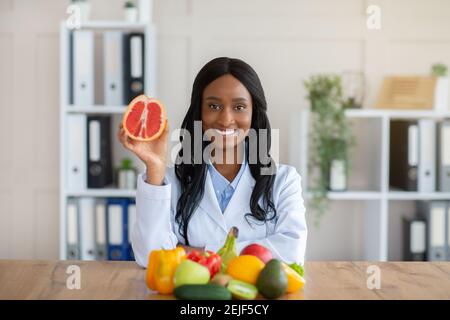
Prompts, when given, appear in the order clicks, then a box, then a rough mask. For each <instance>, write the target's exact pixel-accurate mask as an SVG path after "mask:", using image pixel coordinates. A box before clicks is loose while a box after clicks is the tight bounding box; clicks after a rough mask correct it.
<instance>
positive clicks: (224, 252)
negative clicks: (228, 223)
mask: <svg viewBox="0 0 450 320" xmlns="http://www.w3.org/2000/svg"><path fill="white" fill-rule="evenodd" d="M238 234H239V229H238V228H236V227H232V228H231V229H230V231H229V232H228V236H227V239H226V240H225V244H224V245H223V247H222V248H220V250H219V251H217V254H218V255H219V256H220V257H221V258H222V268H221V270H222V272H225V270H227V266H228V263H229V262H230V261H231V260H232V259H234V258H236V257H237V250H236V239H237V238H238Z"/></svg>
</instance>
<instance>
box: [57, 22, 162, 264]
mask: <svg viewBox="0 0 450 320" xmlns="http://www.w3.org/2000/svg"><path fill="white" fill-rule="evenodd" d="M80 29H81V30H94V31H96V32H104V31H106V30H120V31H123V32H143V33H144V34H145V57H144V59H145V60H144V61H145V62H144V65H145V70H144V77H145V83H144V85H145V88H144V92H145V93H146V94H151V95H155V96H156V95H157V94H156V37H155V36H156V29H155V27H154V26H153V25H151V24H144V23H129V22H125V21H90V22H86V23H84V24H82V25H81V26H80ZM70 32H72V30H70V29H68V28H67V26H66V23H65V22H62V23H61V26H60V117H59V121H60V145H59V148H60V155H59V159H60V167H59V172H60V199H59V212H60V214H59V217H60V220H59V244H60V245H59V256H60V259H62V260H65V259H67V254H66V205H67V200H68V198H70V197H99V198H109V197H125V198H127V197H130V198H132V197H135V195H136V190H121V189H84V190H68V189H67V183H66V182H67V181H66V180H67V179H66V170H65V168H66V164H67V155H68V152H67V151H68V149H69V148H70V146H68V145H66V138H67V133H66V128H65V126H64V124H65V123H66V119H67V117H68V115H70V114H74V113H82V114H98V115H116V116H118V117H120V115H121V114H123V112H124V111H125V110H126V107H127V106H126V105H117V106H108V105H89V106H75V105H70V104H69V77H70V71H69V70H70V69H69V45H70V44H69V35H70ZM111 128H112V131H113V134H114V136H115V131H116V128H115V127H114V126H112V127H111ZM112 142H113V144H114V143H115V142H114V141H112Z"/></svg>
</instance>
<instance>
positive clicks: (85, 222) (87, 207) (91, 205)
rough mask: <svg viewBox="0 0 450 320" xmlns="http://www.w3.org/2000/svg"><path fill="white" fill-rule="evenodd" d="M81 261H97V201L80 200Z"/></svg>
mask: <svg viewBox="0 0 450 320" xmlns="http://www.w3.org/2000/svg"><path fill="white" fill-rule="evenodd" d="M79 203H80V220H81V221H80V240H81V241H80V248H81V260H95V247H96V243H95V200H94V198H80V200H79Z"/></svg>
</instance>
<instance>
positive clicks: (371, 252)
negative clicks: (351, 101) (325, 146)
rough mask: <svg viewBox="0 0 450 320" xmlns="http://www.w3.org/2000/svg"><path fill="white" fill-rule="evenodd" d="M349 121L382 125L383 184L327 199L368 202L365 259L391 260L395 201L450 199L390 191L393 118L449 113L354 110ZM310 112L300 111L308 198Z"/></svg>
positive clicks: (448, 197) (446, 115) (349, 112)
mask: <svg viewBox="0 0 450 320" xmlns="http://www.w3.org/2000/svg"><path fill="white" fill-rule="evenodd" d="M346 116H347V117H348V118H349V119H352V120H353V119H355V120H366V121H377V122H378V123H379V127H380V130H379V137H378V139H379V140H378V141H379V143H380V154H379V155H378V156H379V157H378V159H377V164H378V166H379V167H378V168H377V169H378V170H379V172H380V175H381V177H380V183H379V187H378V188H377V190H348V191H344V192H330V193H329V194H328V197H329V199H330V200H332V201H341V200H345V201H365V202H366V204H367V205H366V211H365V212H364V227H363V230H364V246H363V247H364V257H363V258H364V259H366V260H372V261H387V260H388V250H389V243H388V240H389V239H388V230H389V205H390V202H392V201H415V200H450V193H448V192H432V193H420V192H406V191H393V190H390V189H389V130H390V121H391V120H393V119H419V118H420V119H423V118H429V119H436V120H439V119H444V118H450V111H449V112H436V111H417V110H378V109H351V110H347V111H346ZM309 119H310V110H309V108H305V109H304V110H303V111H302V112H301V130H302V133H301V154H300V161H301V163H300V166H301V168H300V169H301V172H302V176H303V178H302V181H303V190H306V191H305V196H306V199H308V198H310V197H311V192H310V191H308V188H307V183H308V170H307V169H308V146H309V139H308V136H309V124H310V121H309Z"/></svg>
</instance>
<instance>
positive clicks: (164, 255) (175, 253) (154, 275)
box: [146, 247, 186, 294]
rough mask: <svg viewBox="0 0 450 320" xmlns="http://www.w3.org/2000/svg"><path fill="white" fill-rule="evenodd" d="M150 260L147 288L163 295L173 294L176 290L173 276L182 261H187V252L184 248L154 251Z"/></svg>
mask: <svg viewBox="0 0 450 320" xmlns="http://www.w3.org/2000/svg"><path fill="white" fill-rule="evenodd" d="M148 259H149V261H148V266H147V275H146V283H147V287H148V288H149V289H151V290H154V291H158V292H159V293H161V294H171V293H172V292H173V290H174V285H173V275H174V273H175V270H176V269H177V267H178V265H179V264H180V263H181V261H183V260H184V259H186V252H185V251H184V249H183V248H182V247H177V248H175V249H172V250H153V251H152V252H151V253H150V255H149V258H148Z"/></svg>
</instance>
